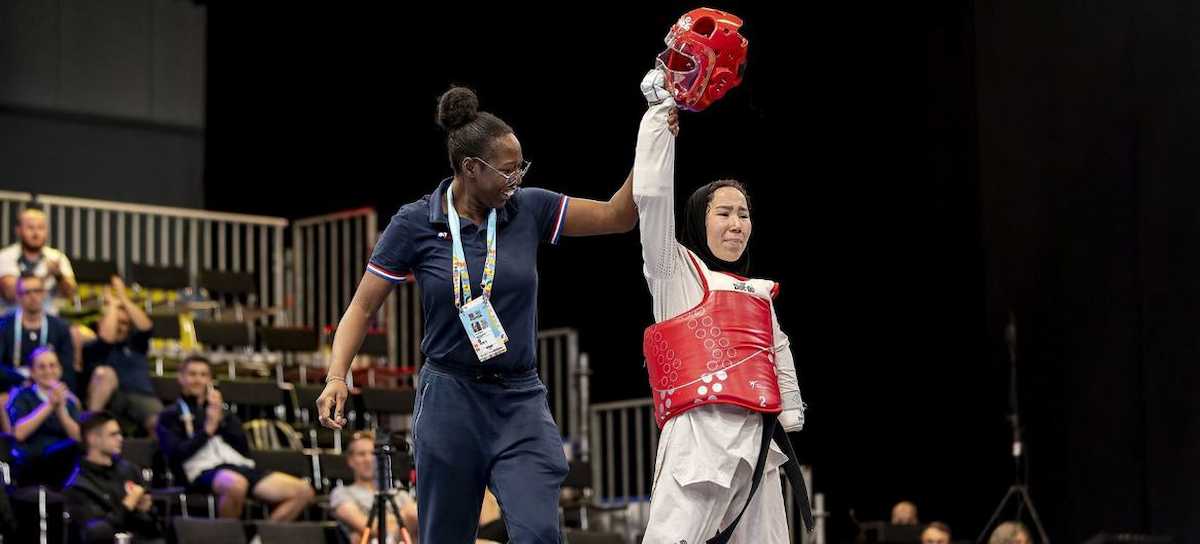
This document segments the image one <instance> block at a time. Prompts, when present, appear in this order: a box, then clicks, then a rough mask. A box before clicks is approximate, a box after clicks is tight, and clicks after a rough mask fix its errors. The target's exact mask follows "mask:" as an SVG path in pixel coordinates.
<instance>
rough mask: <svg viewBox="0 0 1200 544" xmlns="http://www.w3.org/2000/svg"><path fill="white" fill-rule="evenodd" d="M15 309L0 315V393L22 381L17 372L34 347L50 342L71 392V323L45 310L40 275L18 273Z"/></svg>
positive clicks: (73, 388)
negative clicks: (2, 315) (17, 303)
mask: <svg viewBox="0 0 1200 544" xmlns="http://www.w3.org/2000/svg"><path fill="white" fill-rule="evenodd" d="M16 290H17V301H18V302H19V303H20V305H19V306H17V309H16V310H15V311H14V312H13V313H11V314H8V315H6V316H4V317H2V318H0V394H3V393H7V392H8V390H9V388H12V387H17V386H19V385H21V384H22V382H24V381H25V378H24V376H22V375H21V374H19V373H18V372H17V370H18V369H20V368H21V366H22V362H23V361H28V360H29V356H30V354H32V353H33V350H34V349H37V348H39V347H42V346H51V347H53V348H54V352H55V353H56V354H58V361H59V363H61V364H62V365H63V377H62V381H63V382H65V383H66V384H67V387H68V388H70V389H71V391H72V392H74V393H78V392H79V390H78V389H77V388H76V386H77V380H76V377H75V375H76V370H77V369H76V364H75V347H74V345H73V343H72V341H71V325H70V324H69V323H67V322H66V321H63V320H62V319H59V318H57V317H55V316H52V315H49V314H47V313H46V307H45V300H46V288H45V284H44V283H43V281H42V278H39V277H37V276H33V275H26V276H21V277H20V278H18V279H17V283H16Z"/></svg>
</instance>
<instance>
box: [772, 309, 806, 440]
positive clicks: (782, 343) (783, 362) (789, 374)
mask: <svg viewBox="0 0 1200 544" xmlns="http://www.w3.org/2000/svg"><path fill="white" fill-rule="evenodd" d="M771 323H772V326H773V328H774V329H775V374H776V376H777V377H778V379H779V395H780V397H782V399H781V400H782V401H783V411H784V414H783V415H781V416H780V421H782V422H784V427H785V428H786V427H789V426H790V427H794V428H795V430H799V428H800V427H803V426H804V409H805V405H804V399H802V398H801V397H800V381H799V380H798V379H797V378H796V363H795V361H794V360H793V359H792V347H791V342H790V341H789V340H788V337H787V335H786V334H784V332H783V330H782V329H780V328H779V317H778V316H777V315H775V305H774V304H772V305H771ZM789 412H790V413H789ZM796 417H798V418H799V421H794V419H795V418H796ZM789 418H791V419H793V421H787V419H789ZM788 430H792V429H788Z"/></svg>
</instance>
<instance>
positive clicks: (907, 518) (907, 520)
mask: <svg viewBox="0 0 1200 544" xmlns="http://www.w3.org/2000/svg"><path fill="white" fill-rule="evenodd" d="M919 524H920V522H919V521H917V505H915V504H913V503H911V502H908V501H901V502H898V503H896V506H893V507H892V525H919Z"/></svg>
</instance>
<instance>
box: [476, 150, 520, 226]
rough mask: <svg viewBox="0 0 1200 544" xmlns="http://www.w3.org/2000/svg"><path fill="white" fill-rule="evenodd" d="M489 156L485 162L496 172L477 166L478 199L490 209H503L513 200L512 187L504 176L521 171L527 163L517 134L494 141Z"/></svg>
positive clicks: (480, 165)
mask: <svg viewBox="0 0 1200 544" xmlns="http://www.w3.org/2000/svg"><path fill="white" fill-rule="evenodd" d="M488 155H489V156H488V157H485V160H487V162H488V164H490V165H492V168H495V170H493V169H492V168H488V167H487V166H484V165H482V164H478V163H477V164H476V167H477V170H476V172H477V175H476V178H475V179H476V180H477V181H478V184H477V185H476V188H477V189H478V191H479V195H478V197H477V198H478V200H479V202H480V203H482V204H484V205H486V206H487V207H489V208H503V207H504V205H505V204H507V203H508V199H509V198H511V197H510V196H509V190H510V189H511V187H509V182H508V180H507V179H505V177H504V176H505V175H509V174H512V173H513V172H517V171H518V170H520V169H521V165H522V164H523V163H524V161H525V156H524V155H523V154H522V153H521V142H520V140H517V135H516V134H511V133H510V134H506V135H504V136H501V137H499V138H496V139H495V140H493V141H492V146H491V150H490V153H489V154H488Z"/></svg>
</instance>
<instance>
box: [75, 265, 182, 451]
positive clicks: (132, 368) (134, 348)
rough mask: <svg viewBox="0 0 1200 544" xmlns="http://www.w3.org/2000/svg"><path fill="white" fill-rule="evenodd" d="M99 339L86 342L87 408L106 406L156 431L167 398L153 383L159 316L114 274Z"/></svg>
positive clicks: (143, 426) (137, 424)
mask: <svg viewBox="0 0 1200 544" xmlns="http://www.w3.org/2000/svg"><path fill="white" fill-rule="evenodd" d="M98 328H99V331H98V334H97V338H96V340H95V341H94V342H92V343H90V344H88V345H87V346H85V347H84V348H83V358H84V362H85V363H86V371H87V372H88V374H90V375H91V378H90V379H89V381H88V390H87V395H88V396H87V401H88V410H91V411H100V410H104V409H106V408H107V410H108V411H109V412H111V413H113V414H114V415H116V416H117V417H118V418H120V419H121V420H123V421H125V422H127V423H129V424H130V425H132V426H139V427H141V428H143V429H145V431H146V434H150V435H153V433H154V429H155V426H156V422H157V420H158V414H159V412H162V409H163V405H162V402H160V401H159V400H158V397H157V396H155V394H154V386H153V385H151V384H150V361H149V359H148V358H147V357H146V353H147V352H149V351H150V335H151V330H152V329H153V328H154V322H153V321H151V320H150V317H149V316H147V315H146V312H144V311H142V309H141V308H139V307H138V305H137V304H134V303H133V302H132V301H130V300H129V297H128V295H126V293H125V282H123V281H121V278H119V277H116V276H113V278H112V286H111V288H110V289H109V290H108V291H106V292H105V302H104V315H103V317H101V319H100V323H99V325H98Z"/></svg>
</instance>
